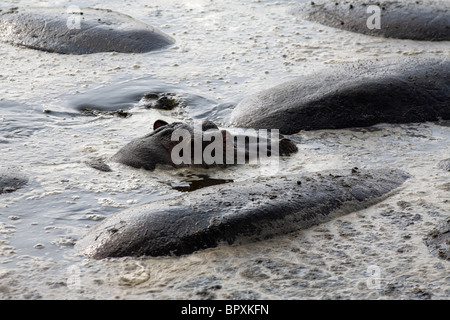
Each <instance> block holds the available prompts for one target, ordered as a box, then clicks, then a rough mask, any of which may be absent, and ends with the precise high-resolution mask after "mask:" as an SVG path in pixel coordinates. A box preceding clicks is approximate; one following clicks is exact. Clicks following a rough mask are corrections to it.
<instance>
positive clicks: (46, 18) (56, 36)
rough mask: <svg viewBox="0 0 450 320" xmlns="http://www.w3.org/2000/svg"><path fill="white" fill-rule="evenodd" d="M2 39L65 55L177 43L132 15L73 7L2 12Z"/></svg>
mask: <svg viewBox="0 0 450 320" xmlns="http://www.w3.org/2000/svg"><path fill="white" fill-rule="evenodd" d="M71 8H72V9H71ZM75 8H76V7H75ZM0 40H1V41H3V42H7V43H11V44H14V45H18V46H24V47H28V48H32V49H38V50H43V51H48V52H56V53H63V54H89V53H97V52H112V51H115V52H122V53H142V52H148V51H152V50H157V49H161V48H163V47H166V46H168V45H171V44H173V43H174V39H173V38H172V37H170V36H168V35H166V34H165V33H163V32H161V31H159V30H157V29H156V28H154V27H152V26H150V25H148V24H146V23H143V22H140V21H137V20H135V19H133V18H132V17H130V16H127V15H124V14H121V13H117V12H114V11H112V10H104V9H90V8H82V9H79V10H78V9H77V10H74V8H73V7H68V8H64V7H56V8H13V9H10V10H8V11H3V12H2V11H0Z"/></svg>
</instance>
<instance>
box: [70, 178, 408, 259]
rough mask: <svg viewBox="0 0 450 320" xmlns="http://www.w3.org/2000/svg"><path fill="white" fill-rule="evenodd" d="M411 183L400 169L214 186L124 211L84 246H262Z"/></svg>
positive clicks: (101, 252)
mask: <svg viewBox="0 0 450 320" xmlns="http://www.w3.org/2000/svg"><path fill="white" fill-rule="evenodd" d="M407 178H408V176H407V175H406V174H405V173H403V172H399V171H395V170H382V169H380V170H368V171H363V170H361V171H360V170H345V171H329V172H321V173H314V174H293V175H289V176H276V177H265V178H256V179H251V180H247V181H242V182H233V183H229V184H224V185H219V186H211V187H206V188H203V189H199V190H196V191H193V192H189V193H184V194H182V195H179V196H175V197H174V198H171V199H168V200H159V201H155V202H152V203H149V204H145V205H142V206H139V207H134V208H130V209H126V210H124V211H121V212H119V213H117V214H115V215H113V216H111V217H109V218H107V219H105V220H103V221H102V222H100V223H99V224H98V225H96V226H94V227H93V228H92V229H91V230H89V231H88V232H87V233H86V234H85V235H84V236H83V237H82V238H81V239H80V240H79V241H78V242H77V244H76V248H77V249H78V250H79V251H80V252H81V253H82V254H84V255H86V256H88V257H91V258H95V259H102V258H107V257H122V256H142V255H150V256H160V255H171V254H175V255H181V254H188V253H192V252H194V251H197V250H201V249H205V248H209V247H215V246H217V245H218V244H219V243H221V242H227V243H229V244H232V243H234V242H235V241H236V240H238V239H239V240H241V239H242V240H245V241H254V240H261V239H265V238H268V237H272V236H275V235H278V234H285V233H288V232H292V231H295V230H300V229H303V228H308V227H310V226H312V225H315V224H318V223H321V222H324V221H328V220H331V219H333V218H335V217H337V216H339V215H342V214H346V213H349V212H352V211H356V210H360V209H362V208H365V207H368V206H370V205H373V204H374V203H376V202H379V201H381V200H382V199H384V198H385V197H386V196H388V195H389V194H390V192H391V191H393V190H394V189H396V188H398V187H399V186H401V185H402V183H403V182H404V181H405V180H406V179H407Z"/></svg>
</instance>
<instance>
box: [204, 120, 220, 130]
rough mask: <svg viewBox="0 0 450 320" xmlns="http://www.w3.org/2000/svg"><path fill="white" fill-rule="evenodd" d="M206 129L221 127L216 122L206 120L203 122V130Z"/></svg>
mask: <svg viewBox="0 0 450 320" xmlns="http://www.w3.org/2000/svg"><path fill="white" fill-rule="evenodd" d="M206 130H219V128H218V127H217V125H216V124H215V123H214V122H212V121H210V120H205V121H203V122H202V131H206Z"/></svg>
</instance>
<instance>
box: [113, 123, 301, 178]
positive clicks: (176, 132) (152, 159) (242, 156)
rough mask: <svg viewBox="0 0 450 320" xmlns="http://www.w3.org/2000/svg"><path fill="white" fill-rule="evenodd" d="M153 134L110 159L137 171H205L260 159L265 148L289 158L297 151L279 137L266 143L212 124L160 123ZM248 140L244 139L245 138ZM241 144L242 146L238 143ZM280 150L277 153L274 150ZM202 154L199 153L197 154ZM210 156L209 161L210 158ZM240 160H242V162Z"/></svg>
mask: <svg viewBox="0 0 450 320" xmlns="http://www.w3.org/2000/svg"><path fill="white" fill-rule="evenodd" d="M153 130H154V131H153V132H151V133H149V134H148V135H145V136H143V137H140V138H137V139H134V140H132V141H131V142H130V143H128V144H127V145H125V146H124V147H123V148H122V149H120V150H119V151H118V152H117V153H116V154H115V155H114V156H113V157H112V158H111V160H112V161H114V162H119V163H122V164H125V165H128V166H131V167H134V168H143V169H146V170H154V169H155V168H156V166H157V165H169V166H172V167H175V168H176V167H179V166H183V165H199V166H202V167H205V168H208V167H211V166H217V165H227V164H239V163H249V162H250V163H252V162H251V161H254V162H253V163H255V160H258V159H255V158H258V157H259V156H260V155H261V153H260V152H259V151H262V149H263V146H265V147H266V149H267V151H268V153H269V154H270V155H274V156H275V153H277V152H276V151H278V155H282V156H283V155H289V154H292V153H294V152H297V146H296V145H295V143H293V142H292V141H291V140H289V139H287V138H285V137H283V136H281V135H280V136H278V138H277V139H270V137H269V138H268V139H267V140H264V141H265V142H266V144H264V143H263V140H262V138H261V136H258V137H256V136H255V137H253V138H254V139H253V138H252V137H251V136H249V137H247V140H245V139H234V138H235V137H236V138H238V137H239V136H238V135H233V134H232V133H230V132H229V131H228V130H219V128H218V127H217V125H216V124H214V123H213V122H211V121H203V122H202V124H201V127H199V128H198V130H197V131H196V128H195V127H193V126H191V125H188V124H186V123H182V122H173V123H170V124H168V123H167V122H165V121H163V120H157V121H156V122H155V123H154V125H153ZM243 138H245V136H244V137H243ZM240 142H241V144H239V143H240ZM275 149H277V150H275ZM197 151H199V152H197ZM207 156H209V158H208V157H207ZM239 160H242V161H241V162H239Z"/></svg>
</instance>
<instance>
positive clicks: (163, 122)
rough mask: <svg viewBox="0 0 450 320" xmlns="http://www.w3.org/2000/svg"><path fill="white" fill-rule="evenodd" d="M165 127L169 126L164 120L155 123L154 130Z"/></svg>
mask: <svg viewBox="0 0 450 320" xmlns="http://www.w3.org/2000/svg"><path fill="white" fill-rule="evenodd" d="M165 125H167V122H165V121H164V120H156V121H155V123H154V124H153V130H156V129H158V128H160V127H162V126H165Z"/></svg>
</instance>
